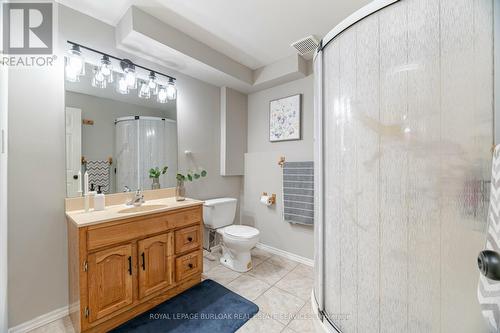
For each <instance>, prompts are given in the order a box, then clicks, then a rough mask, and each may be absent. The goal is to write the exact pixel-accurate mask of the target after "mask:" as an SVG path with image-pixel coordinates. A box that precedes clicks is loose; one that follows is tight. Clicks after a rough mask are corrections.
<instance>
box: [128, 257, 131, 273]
mask: <svg viewBox="0 0 500 333" xmlns="http://www.w3.org/2000/svg"><path fill="white" fill-rule="evenodd" d="M128 273H129V274H130V275H132V257H128Z"/></svg>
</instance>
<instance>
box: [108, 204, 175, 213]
mask: <svg viewBox="0 0 500 333" xmlns="http://www.w3.org/2000/svg"><path fill="white" fill-rule="evenodd" d="M165 207H167V205H142V206H137V207H130V208H125V209H122V210H119V211H118V213H119V214H130V213H140V212H149V211H152V210H157V209H161V208H165Z"/></svg>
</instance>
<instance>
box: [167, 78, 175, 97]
mask: <svg viewBox="0 0 500 333" xmlns="http://www.w3.org/2000/svg"><path fill="white" fill-rule="evenodd" d="M167 98H168V99H169V100H171V101H173V100H174V99H176V98H177V89H176V88H175V84H174V80H173V79H170V80H169V82H168V85H167Z"/></svg>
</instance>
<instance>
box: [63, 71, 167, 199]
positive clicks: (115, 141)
mask: <svg viewBox="0 0 500 333" xmlns="http://www.w3.org/2000/svg"><path fill="white" fill-rule="evenodd" d="M93 71H94V66H92V65H90V64H86V65H85V72H86V73H90V74H89V75H85V76H81V77H80V78H79V80H77V81H76V82H70V81H68V80H65V106H66V190H67V196H68V197H77V196H81V192H80V191H81V190H82V186H83V185H82V175H84V174H85V172H87V173H88V178H89V181H88V183H89V186H91V187H93V188H94V189H95V190H97V189H98V187H100V188H101V190H102V192H103V193H105V194H109V193H116V192H123V191H127V190H131V191H134V190H136V189H141V190H147V189H159V188H166V187H174V186H175V174H176V172H177V110H176V101H175V100H169V101H168V102H167V103H159V102H158V100H157V98H156V96H154V93H151V96H150V97H149V98H141V97H139V94H138V91H139V89H140V87H139V88H138V89H134V90H130V92H129V93H128V94H122V93H119V92H118V91H117V89H116V88H115V85H114V84H110V85H108V86H107V87H106V88H99V87H94V86H93V84H92V80H93V75H92V73H93ZM115 74H116V73H115ZM116 75H118V74H116ZM139 85H140V82H139ZM165 167H168V169H167V170H166V172H164V171H165ZM151 169H153V170H154V171H152V170H151Z"/></svg>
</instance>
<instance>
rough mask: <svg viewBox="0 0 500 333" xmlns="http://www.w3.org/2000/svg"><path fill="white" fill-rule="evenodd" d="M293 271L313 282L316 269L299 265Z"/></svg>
mask: <svg viewBox="0 0 500 333" xmlns="http://www.w3.org/2000/svg"><path fill="white" fill-rule="evenodd" d="M293 271H294V272H295V273H297V274H300V275H302V276H304V277H307V278H309V279H311V280H313V279H314V269H313V267H311V266H307V265H304V264H298V265H297V267H295V268H294V269H293Z"/></svg>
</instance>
